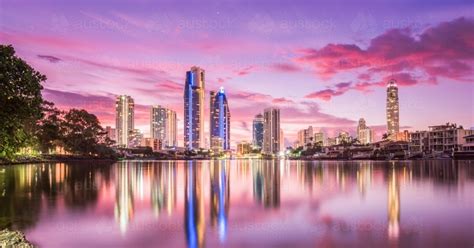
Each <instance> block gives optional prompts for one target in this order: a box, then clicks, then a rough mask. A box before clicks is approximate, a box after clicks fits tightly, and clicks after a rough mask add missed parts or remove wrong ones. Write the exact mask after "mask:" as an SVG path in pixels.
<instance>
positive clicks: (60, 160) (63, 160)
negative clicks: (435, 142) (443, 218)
mask: <svg viewBox="0 0 474 248" xmlns="http://www.w3.org/2000/svg"><path fill="white" fill-rule="evenodd" d="M255 159H257V160H275V159H272V158H128V159H112V158H96V157H56V158H48V159H42V158H35V159H32V158H29V159H25V160H17V161H9V162H6V161H0V167H6V166H13V165H20V164H37V163H67V162H71V163H74V162H98V163H115V162H121V161H200V160H203V161H205V160H255ZM286 160H290V161H291V160H293V161H308V162H309V161H341V162H356V161H374V162H383V161H386V162H389V161H435V160H436V161H442V160H454V161H473V160H472V159H455V158H424V159H392V160H383V159H309V158H299V159H294V158H286Z"/></svg>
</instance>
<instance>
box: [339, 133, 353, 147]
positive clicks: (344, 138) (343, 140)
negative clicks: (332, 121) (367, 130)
mask: <svg viewBox="0 0 474 248" xmlns="http://www.w3.org/2000/svg"><path fill="white" fill-rule="evenodd" d="M351 141H352V137H351V136H350V135H349V133H348V132H345V131H342V132H340V133H339V135H338V136H337V137H336V145H341V144H348V143H350V142H351Z"/></svg>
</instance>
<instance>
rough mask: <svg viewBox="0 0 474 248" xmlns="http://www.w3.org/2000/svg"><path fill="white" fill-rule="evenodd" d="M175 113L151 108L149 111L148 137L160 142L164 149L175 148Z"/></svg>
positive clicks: (158, 107)
mask: <svg viewBox="0 0 474 248" xmlns="http://www.w3.org/2000/svg"><path fill="white" fill-rule="evenodd" d="M176 124H177V123H176V112H175V111H173V110H171V109H167V108H163V107H162V106H159V105H158V106H153V107H152V108H151V110H150V135H151V138H153V139H158V140H161V142H162V144H163V146H164V147H171V146H176V145H177V142H176V130H177V126H176Z"/></svg>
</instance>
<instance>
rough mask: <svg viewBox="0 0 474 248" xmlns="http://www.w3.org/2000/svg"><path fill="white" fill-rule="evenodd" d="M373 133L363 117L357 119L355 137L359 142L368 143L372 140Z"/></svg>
mask: <svg viewBox="0 0 474 248" xmlns="http://www.w3.org/2000/svg"><path fill="white" fill-rule="evenodd" d="M373 137H374V134H373V132H372V130H371V129H370V128H369V127H367V125H366V124H365V120H364V118H360V119H359V124H358V125H357V139H358V140H359V142H360V144H364V145H365V144H370V143H372V142H373V139H374V138H373Z"/></svg>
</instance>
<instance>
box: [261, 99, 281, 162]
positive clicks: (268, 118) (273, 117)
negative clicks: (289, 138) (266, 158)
mask: <svg viewBox="0 0 474 248" xmlns="http://www.w3.org/2000/svg"><path fill="white" fill-rule="evenodd" d="M263 120H264V124H263V125H264V128H263V153H264V154H267V155H275V154H278V152H279V151H280V109H277V108H267V109H265V110H264V112H263Z"/></svg>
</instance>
